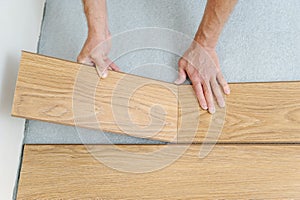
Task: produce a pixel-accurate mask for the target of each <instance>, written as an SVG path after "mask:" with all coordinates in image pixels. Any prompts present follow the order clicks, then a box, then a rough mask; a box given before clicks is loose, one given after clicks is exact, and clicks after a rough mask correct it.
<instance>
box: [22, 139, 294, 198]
mask: <svg viewBox="0 0 300 200" xmlns="http://www.w3.org/2000/svg"><path fill="white" fill-rule="evenodd" d="M165 147H166V146H165V145H118V146H113V145H94V146H83V145H25V147H24V155H23V164H22V169H21V174H20V181H19V189H18V194H17V198H18V199H298V198H299V197H300V146H299V145H271V144H269V145H238V144H227V145H225V144H223V145H221V144H219V145H216V146H215V147H214V149H213V151H212V152H211V153H210V154H209V155H208V156H207V157H206V158H204V159H200V158H198V155H199V149H200V145H191V146H190V147H189V148H188V150H187V151H186V152H185V153H184V154H183V155H182V156H181V157H180V158H179V159H178V160H176V161H175V162H174V163H172V164H170V165H168V166H166V167H164V168H162V169H159V170H156V171H152V172H148V173H129V172H121V171H118V170H117V169H125V170H126V169H132V170H133V171H134V170H140V169H141V168H142V167H141V166H140V165H139V164H138V163H144V164H145V169H146V168H147V167H149V166H150V165H151V163H152V164H153V163H161V164H164V163H163V162H164V161H165V160H167V159H168V158H169V157H172V156H174V155H175V154H176V152H177V151H178V149H179V148H181V147H182V145H172V146H171V147H170V148H169V149H168V150H167V151H163V150H162V151H160V152H157V153H156V154H154V156H153V157H152V162H150V161H149V160H148V161H147V159H144V157H143V156H138V157H132V156H130V154H128V156H124V154H123V153H119V151H118V150H116V149H121V152H125V151H126V152H135V153H137V152H138V153H139V154H145V153H146V152H147V153H148V154H149V152H152V151H159V150H161V149H162V148H165ZM95 156H96V158H102V159H104V160H106V161H110V165H111V166H117V168H115V169H113V168H111V167H108V166H106V165H105V164H103V163H102V162H99V160H97V159H95ZM106 164H107V163H106ZM149 169H151V167H150V168H149ZM149 169H148V170H149Z"/></svg>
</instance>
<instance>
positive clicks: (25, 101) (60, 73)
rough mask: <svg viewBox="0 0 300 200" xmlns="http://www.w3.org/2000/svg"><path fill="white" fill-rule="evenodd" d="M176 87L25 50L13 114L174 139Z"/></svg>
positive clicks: (136, 134) (153, 137)
mask: <svg viewBox="0 0 300 200" xmlns="http://www.w3.org/2000/svg"><path fill="white" fill-rule="evenodd" d="M176 95H177V87H176V86H175V85H173V84H169V83H164V82H160V81H155V80H151V79H146V78H142V77H138V76H134V75H130V74H124V73H117V72H113V71H110V72H109V78H106V79H101V80H100V79H99V77H98V75H97V72H96V69H95V68H94V67H90V66H86V65H80V64H78V63H73V62H69V61H64V60H59V59H54V58H50V57H46V56H41V55H36V54H31V53H27V52H23V54H22V59H21V63H20V69H19V74H18V80H17V84H16V90H15V98H14V104H13V109H12V115H13V116H17V117H24V118H28V119H37V120H42V121H47V122H54V123H59V124H64V125H76V126H79V127H86V128H92V129H101V130H104V131H109V132H114V133H121V134H128V135H131V136H137V137H143V138H152V139H157V140H162V141H173V140H174V138H176V135H177V118H178V117H177V113H178V111H177V97H176Z"/></svg>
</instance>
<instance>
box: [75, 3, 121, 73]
mask: <svg viewBox="0 0 300 200" xmlns="http://www.w3.org/2000/svg"><path fill="white" fill-rule="evenodd" d="M83 4H84V12H85V15H86V18H87V22H88V30H89V31H88V38H87V39H86V41H85V44H84V46H83V48H82V50H81V52H80V54H79V55H78V57H77V61H78V62H80V63H83V64H87V65H94V66H96V69H97V71H98V74H99V75H100V77H102V78H105V77H106V76H107V70H108V69H110V70H115V71H119V67H118V66H117V65H115V64H114V63H113V62H112V61H111V60H110V59H109V58H108V54H109V51H110V48H111V42H110V32H109V30H108V25H107V13H106V1H105V0H83Z"/></svg>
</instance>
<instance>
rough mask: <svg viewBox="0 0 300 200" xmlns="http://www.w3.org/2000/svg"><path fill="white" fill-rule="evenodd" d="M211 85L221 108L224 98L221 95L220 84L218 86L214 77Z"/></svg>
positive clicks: (223, 105)
mask: <svg viewBox="0 0 300 200" xmlns="http://www.w3.org/2000/svg"><path fill="white" fill-rule="evenodd" d="M211 87H212V91H213V93H214V95H215V97H216V99H217V102H218V104H219V106H220V107H221V108H223V107H225V101H224V98H223V95H222V92H221V89H220V86H219V84H218V82H217V80H215V79H214V80H212V81H211Z"/></svg>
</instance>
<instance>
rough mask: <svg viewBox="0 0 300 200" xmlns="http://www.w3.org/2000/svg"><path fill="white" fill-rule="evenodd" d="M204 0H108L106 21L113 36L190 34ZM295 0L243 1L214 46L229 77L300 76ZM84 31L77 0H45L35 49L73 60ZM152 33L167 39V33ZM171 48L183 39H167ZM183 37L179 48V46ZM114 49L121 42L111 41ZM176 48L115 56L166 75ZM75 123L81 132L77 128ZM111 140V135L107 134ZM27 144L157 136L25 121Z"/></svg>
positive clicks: (125, 64) (128, 68)
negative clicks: (156, 29) (147, 30)
mask: <svg viewBox="0 0 300 200" xmlns="http://www.w3.org/2000/svg"><path fill="white" fill-rule="evenodd" d="M205 3H206V1H199V0H189V1H187V0H186V1H185V0H184V1H182V0H152V1H149V0H126V1H125V0H124V1H120V0H109V1H108V13H109V27H110V31H111V34H112V35H113V36H114V35H118V34H122V33H123V32H124V31H129V30H133V29H137V28H143V27H159V28H164V29H168V30H175V31H178V32H180V33H183V34H185V35H186V36H188V37H190V38H193V36H194V34H195V32H196V30H197V28H198V25H199V22H200V20H201V18H202V14H203V12H204V8H205ZM299 10H300V1H298V0H286V1H276V0H275V1H269V0H251V1H248V0H240V1H239V3H238V4H237V6H236V8H235V10H234V12H233V14H232V16H231V18H230V20H229V22H228V23H227V24H226V26H225V28H224V30H223V33H222V35H221V37H220V40H219V43H218V46H217V52H218V55H219V58H220V64H221V68H222V71H223V73H224V76H225V77H226V79H227V80H228V81H229V82H266V81H292V80H300V59H299V55H300V23H299V21H300V12H299ZM86 36H87V26H86V20H85V16H84V13H83V9H82V3H81V1H80V0H51V1H47V2H46V9H45V15H44V19H43V24H42V29H41V36H40V41H39V48H38V52H39V53H41V54H44V55H49V56H54V57H58V58H62V59H67V60H72V61H75V60H76V57H77V55H78V53H79V52H80V50H81V47H82V45H83V43H84V41H85V39H86ZM159 36H160V35H159V34H156V37H155V38H156V39H158V40H160V41H159V42H162V43H163V42H165V41H166V40H167V38H166V36H165V35H162V37H163V38H159ZM149 39H151V38H149ZM168 42H170V44H168V45H170V46H172V48H173V47H176V45H178V44H179V43H180V42H181V40H178V38H177V39H176V38H174V41H172V39H171V41H170V40H168ZM185 47H186V44H184V45H183V46H181V47H179V48H180V49H179V50H178V52H183V50H184V48H185ZM114 48H118V47H117V46H116V44H115V45H114V44H113V48H112V51H114ZM179 56H180V55H176V54H174V53H172V52H167V51H163V50H159V49H142V50H137V51H131V52H129V53H126V54H124V55H122V56H121V57H119V58H118V59H116V60H115V62H116V64H117V65H119V66H120V67H121V69H122V71H124V72H128V73H133V74H137V75H141V76H145V77H150V78H155V79H159V80H164V81H168V82H173V81H174V80H175V79H176V76H177V74H176V70H177V62H178V58H179ZM78 130H80V131H79V132H80V134H79V133H78ZM107 138H108V139H109V141H108V140H107ZM24 142H25V143H28V144H29V143H31V144H33V143H40V144H42V143H48V144H52V143H83V142H84V143H107V142H111V143H159V142H157V141H151V140H146V139H139V138H134V137H129V136H125V135H119V134H111V133H104V134H101V132H99V131H94V130H88V129H77V128H75V127H70V126H63V125H57V124H52V123H45V122H40V121H34V120H27V123H26V129H25V140H24Z"/></svg>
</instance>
